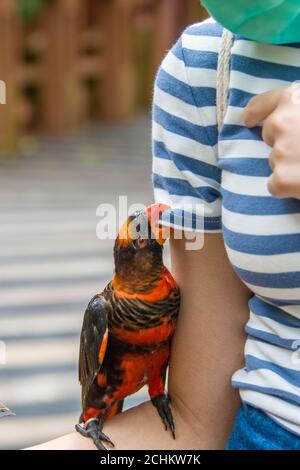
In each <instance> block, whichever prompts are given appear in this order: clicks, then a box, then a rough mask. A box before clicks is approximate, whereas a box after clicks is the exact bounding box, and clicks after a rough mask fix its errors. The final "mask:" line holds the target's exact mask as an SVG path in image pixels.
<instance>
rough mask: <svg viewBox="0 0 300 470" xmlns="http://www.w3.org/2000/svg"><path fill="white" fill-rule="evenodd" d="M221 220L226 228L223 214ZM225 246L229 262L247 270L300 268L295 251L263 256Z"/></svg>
mask: <svg viewBox="0 0 300 470" xmlns="http://www.w3.org/2000/svg"><path fill="white" fill-rule="evenodd" d="M222 220H223V223H224V225H225V226H226V228H228V226H227V222H226V221H224V219H223V216H222ZM240 232H241V231H240ZM225 247H226V251H227V254H228V258H229V259H230V261H231V263H232V264H233V265H234V266H236V267H237V268H240V269H247V270H248V271H252V272H257V273H268V274H273V273H286V272H290V271H299V270H300V259H299V255H297V254H296V255H295V253H283V254H281V255H266V256H263V255H253V254H249V253H242V252H240V251H236V250H233V249H231V248H229V246H227V245H225ZM290 307H292V306H290ZM293 307H295V306H293ZM296 307H297V306H296ZM297 308H299V307H297Z"/></svg>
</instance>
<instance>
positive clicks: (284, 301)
mask: <svg viewBox="0 0 300 470" xmlns="http://www.w3.org/2000/svg"><path fill="white" fill-rule="evenodd" d="M259 297H260V298H261V299H262V300H266V301H267V302H270V303H272V305H275V306H276V307H283V306H284V305H300V299H294V300H291V299H273V298H272V297H265V296H263V295H260V296H259Z"/></svg>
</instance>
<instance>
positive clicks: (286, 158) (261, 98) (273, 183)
mask: <svg viewBox="0 0 300 470" xmlns="http://www.w3.org/2000/svg"><path fill="white" fill-rule="evenodd" d="M244 121H245V124H246V125H247V126H248V127H254V126H257V125H258V124H261V123H262V126H263V133H262V136H263V139H264V141H265V142H266V143H267V144H268V145H269V146H271V147H272V151H271V154H270V156H269V163H270V166H271V169H272V175H271V176H270V177H269V180H268V189H269V191H270V193H271V194H272V195H273V196H276V197H279V198H283V197H293V198H296V199H300V132H299V129H300V85H299V84H297V83H294V84H293V85H291V86H289V87H285V88H278V89H277V90H273V91H270V92H267V93H263V94H261V95H257V96H255V97H254V98H252V99H251V100H250V101H249V103H248V105H247V107H246V108H245V110H244Z"/></svg>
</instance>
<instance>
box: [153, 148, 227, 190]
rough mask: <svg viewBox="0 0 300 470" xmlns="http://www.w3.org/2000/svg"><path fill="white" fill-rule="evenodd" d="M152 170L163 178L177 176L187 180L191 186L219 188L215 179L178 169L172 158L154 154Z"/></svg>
mask: <svg viewBox="0 0 300 470" xmlns="http://www.w3.org/2000/svg"><path fill="white" fill-rule="evenodd" d="M153 171H154V173H157V174H158V175H160V176H162V177H164V178H178V179H182V180H184V181H188V182H189V184H190V185H191V186H192V187H193V188H199V187H206V186H210V187H212V188H215V189H217V190H218V189H219V188H220V184H219V183H217V182H216V181H215V180H212V179H210V178H205V177H201V176H198V175H197V174H196V173H192V172H191V171H188V170H185V171H180V170H178V168H177V166H176V165H175V163H174V162H173V161H172V160H167V159H165V158H159V157H155V156H154V160H153Z"/></svg>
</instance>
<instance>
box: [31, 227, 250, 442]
mask: <svg viewBox="0 0 300 470" xmlns="http://www.w3.org/2000/svg"><path fill="white" fill-rule="evenodd" d="M185 243H186V242H185V240H175V239H173V240H171V241H170V245H171V258H172V272H173V274H174V277H175V279H176V280H177V282H178V284H179V286H180V289H181V294H182V305H181V309H180V315H179V321H178V327H177V331H176V333H175V336H174V340H173V344H172V353H171V363H170V372H169V382H168V387H169V392H170V395H171V397H172V409H173V413H174V419H175V424H176V440H173V438H172V436H171V434H170V432H166V431H165V430H164V427H163V426H162V423H161V420H160V418H159V416H158V414H157V411H156V410H155V408H154V407H153V405H152V404H151V403H150V402H146V403H143V404H142V405H139V406H137V407H135V408H133V409H131V410H129V411H126V412H124V413H122V414H120V415H118V416H115V417H114V418H112V419H111V420H109V421H108V422H107V423H105V426H104V432H105V433H106V434H107V435H108V436H109V437H110V438H111V439H112V441H113V442H114V443H115V449H116V450H124V449H127V450H128V449H142V450H151V449H158V450H164V449H181V450H184V449H223V448H224V446H225V444H226V441H227V439H228V436H229V434H230V431H231V429H232V425H233V421H234V418H235V414H236V411H237V409H238V407H239V406H240V399H239V395H238V392H237V391H236V390H234V389H233V388H232V387H231V383H230V381H231V376H232V374H233V372H234V371H235V370H236V369H238V368H240V367H242V366H243V350H244V344H245V335H244V325H245V323H246V321H247V319H248V315H249V313H248V306H247V301H248V299H249V297H250V295H251V293H250V291H249V290H248V289H247V288H246V286H244V285H243V284H242V283H241V281H240V280H239V279H238V277H237V276H236V274H235V273H234V271H233V269H232V267H231V266H230V263H229V261H228V258H227V255H226V252H225V248H224V242H223V239H222V235H221V234H206V235H205V244H204V248H203V249H201V250H198V251H187V250H186V249H185ZM32 449H33V450H48V449H52V450H56V449H83V450H84V449H95V447H94V445H93V443H92V441H91V440H90V439H85V438H83V437H82V436H80V435H79V434H76V433H72V434H69V435H66V436H63V437H60V438H58V439H55V440H53V441H50V442H48V443H45V444H41V445H39V446H35V447H33V448H32Z"/></svg>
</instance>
